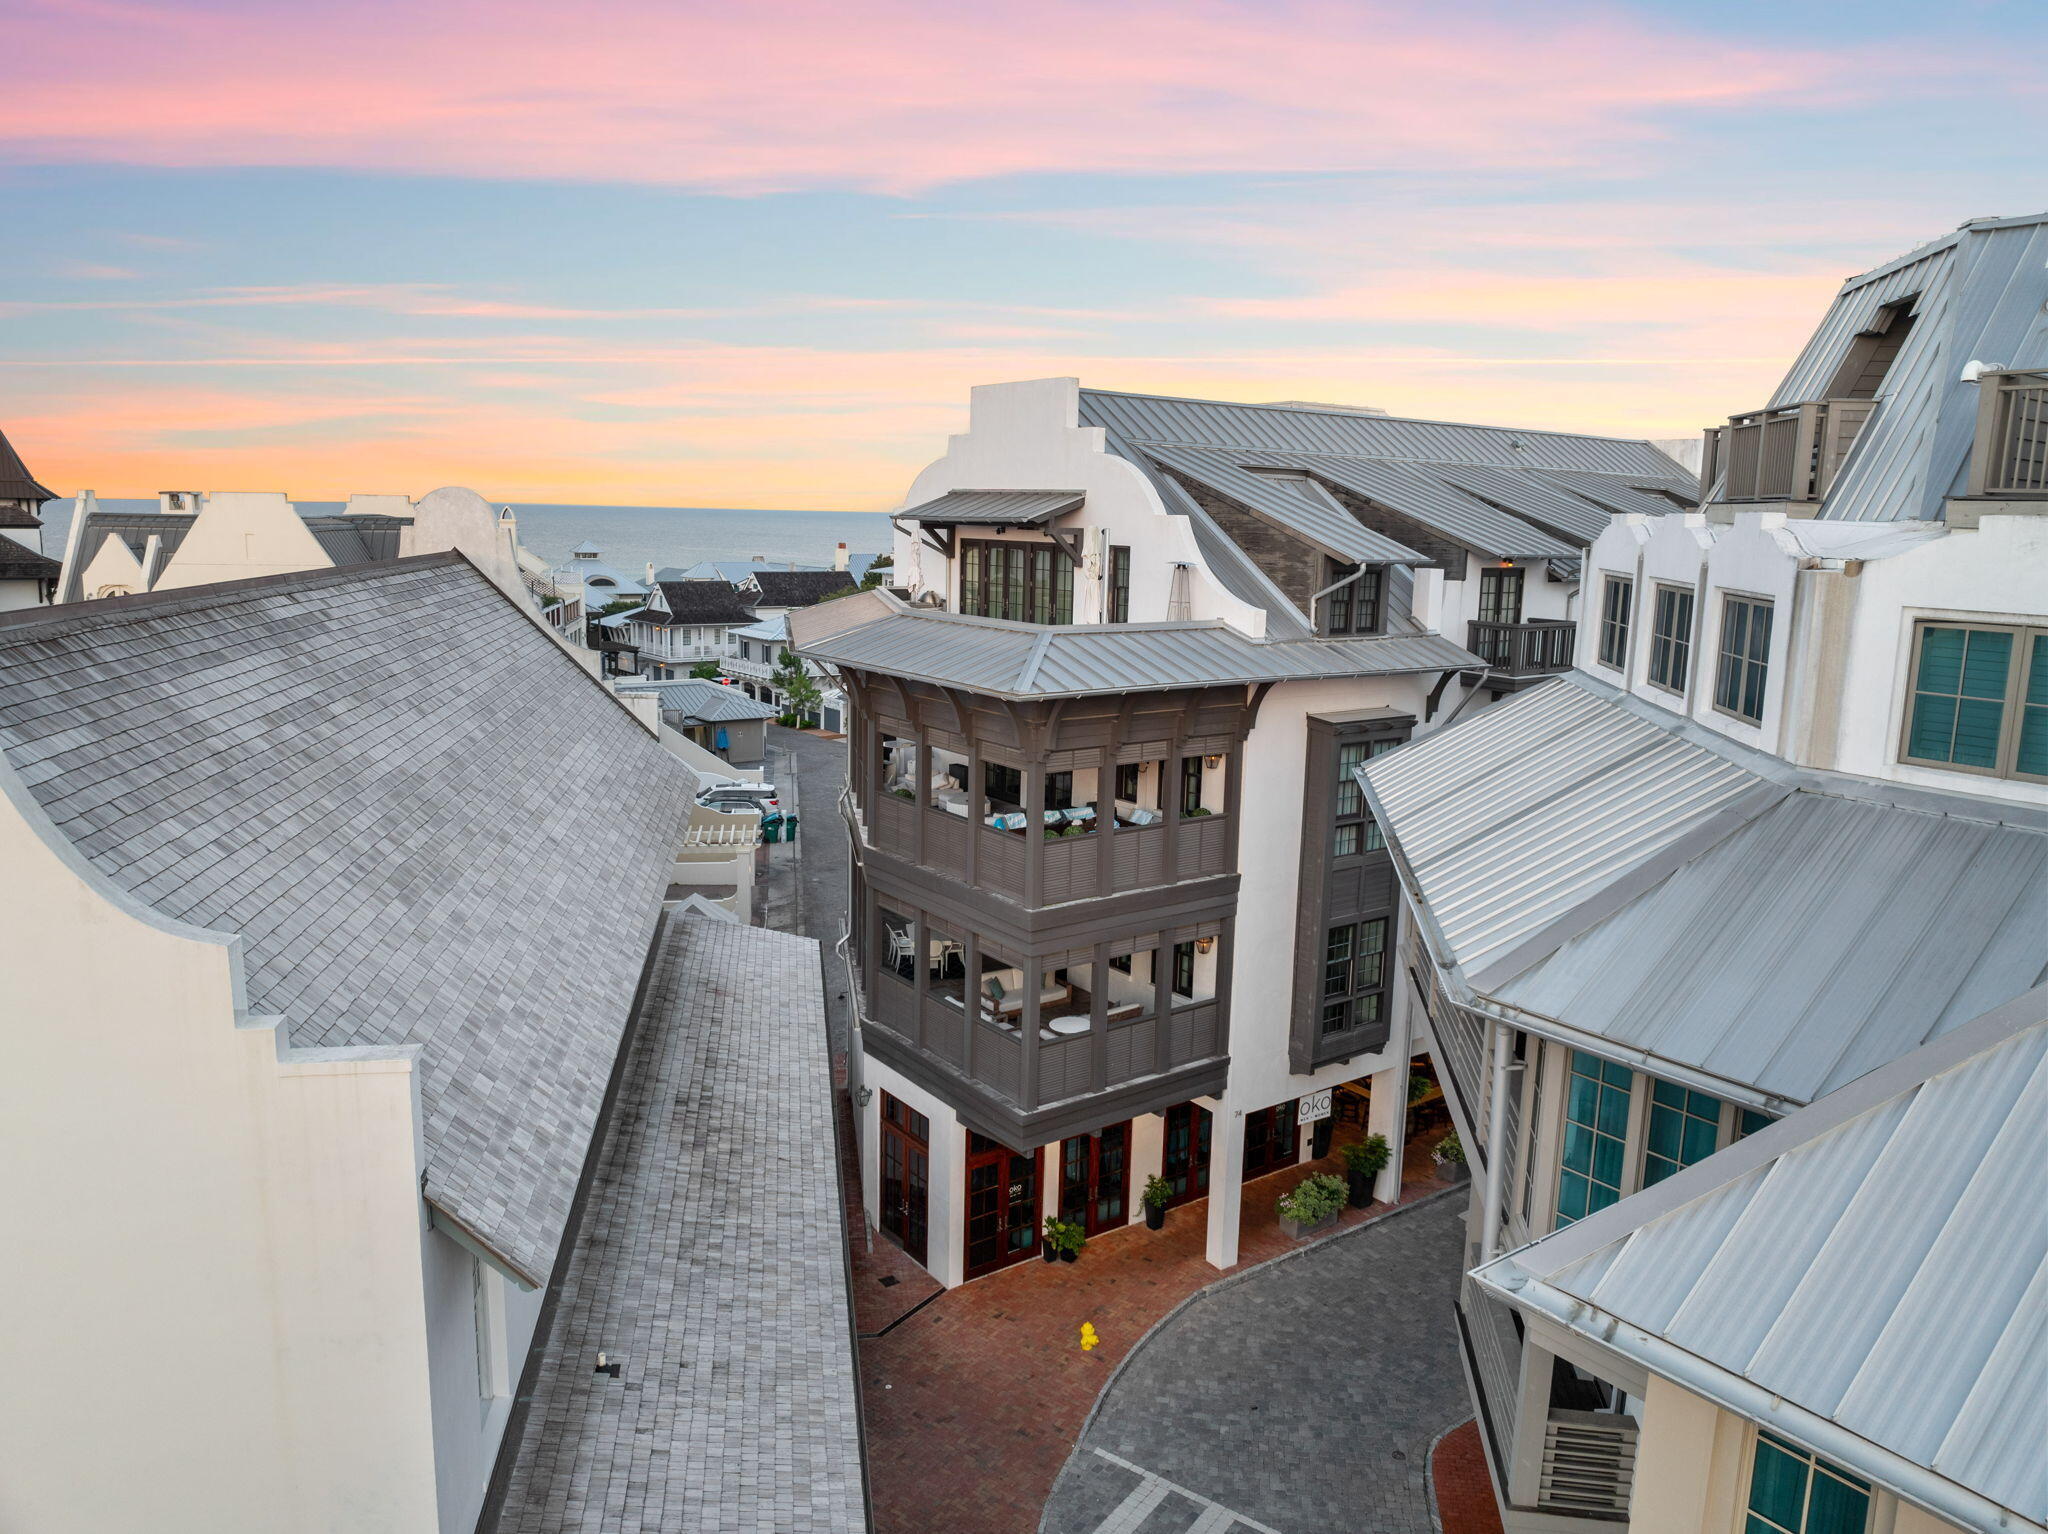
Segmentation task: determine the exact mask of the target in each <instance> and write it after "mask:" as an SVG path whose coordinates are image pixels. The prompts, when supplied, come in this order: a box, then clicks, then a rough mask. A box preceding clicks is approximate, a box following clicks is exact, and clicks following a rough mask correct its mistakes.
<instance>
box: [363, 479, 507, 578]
mask: <svg viewBox="0 0 2048 1534" xmlns="http://www.w3.org/2000/svg"><path fill="white" fill-rule="evenodd" d="M370 499H372V498H371V497H352V498H351V499H350V502H349V510H350V511H357V510H367V509H370V508H368V507H358V506H357V505H356V502H357V501H358V500H370ZM374 499H376V500H377V501H381V500H382V499H383V498H382V497H376V498H374ZM405 514H407V513H400V515H405ZM409 514H410V515H411V517H412V519H413V522H412V526H411V527H408V528H406V529H404V530H403V531H401V532H400V533H399V535H398V551H399V553H400V555H401V556H403V555H411V554H439V553H442V552H444V551H445V550H448V549H459V550H460V551H461V552H462V553H463V554H464V555H466V556H467V557H468V559H469V562H470V563H471V564H473V565H475V566H476V567H477V568H478V569H479V570H481V571H483V572H484V574H486V575H488V576H489V577H490V578H491V579H492V580H493V581H495V582H496V583H497V584H498V586H499V587H501V588H502V589H503V590H504V591H506V592H507V593H508V594H510V595H511V596H512V597H513V598H514V599H515V600H517V601H518V602H519V604H520V605H521V606H522V607H530V606H531V605H532V603H531V601H530V600H529V598H528V597H527V595H526V583H525V581H524V580H522V579H521V578H520V574H519V560H518V557H517V555H516V553H515V552H514V549H513V547H512V540H511V537H510V535H509V534H508V532H507V530H506V529H505V527H503V526H502V525H501V524H500V522H499V520H498V514H497V512H496V511H495V510H493V509H492V507H491V503H490V502H488V501H486V500H485V499H484V498H483V497H482V496H480V495H478V494H477V493H476V492H475V491H474V490H465V489H462V488H461V487H459V486H448V487H444V488H443V489H440V490H435V491H432V492H430V493H429V494H426V495H423V496H421V497H420V498H419V499H418V500H417V501H415V502H413V503H412V507H411V509H410V513H409Z"/></svg>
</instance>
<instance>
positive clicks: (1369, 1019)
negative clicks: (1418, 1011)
mask: <svg viewBox="0 0 2048 1534" xmlns="http://www.w3.org/2000/svg"><path fill="white" fill-rule="evenodd" d="M1386 983H1387V918H1386V917H1384V916H1375V917H1372V918H1370V919H1369V920H1366V921H1356V922H1346V923H1345V924H1344V925H1342V926H1340V927H1332V928H1331V929H1330V931H1329V936H1328V937H1327V938H1326V939H1325V940H1324V945H1323V1019H1322V1027H1323V1032H1324V1033H1326V1034H1327V1033H1343V1032H1344V1031H1345V1030H1346V1029H1350V1028H1364V1027H1367V1026H1369V1025H1370V1024H1373V1023H1376V1022H1378V1021H1379V1020H1380V1010H1381V1006H1382V1004H1383V1000H1384V992H1385V988H1386Z"/></svg>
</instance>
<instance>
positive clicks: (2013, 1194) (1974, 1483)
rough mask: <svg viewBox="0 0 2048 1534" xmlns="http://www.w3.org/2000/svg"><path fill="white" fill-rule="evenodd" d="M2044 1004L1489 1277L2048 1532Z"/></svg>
mask: <svg viewBox="0 0 2048 1534" xmlns="http://www.w3.org/2000/svg"><path fill="white" fill-rule="evenodd" d="M2044 1001H2048V994H2044V993H2043V992H2041V991H2035V992H2033V993H2032V995H2031V996H2030V997H2026V998H2022V999H2021V1000H2020V1001H2018V1002H2015V1003H2013V1004H2012V1005H2011V1006H2009V1007H2005V1008H2001V1009H1999V1012H1998V1013H1997V1014H1994V1015H1991V1016H1987V1017H1985V1018H1982V1019H1977V1020H1972V1021H1971V1022H1969V1023H1967V1024H1965V1025H1964V1026H1962V1027H1960V1028H1958V1029H1957V1030H1956V1031H1955V1033H1954V1035H1953V1036H1952V1037H1950V1038H1945V1039H1943V1040H1942V1041H1941V1042H1940V1043H1938V1044H1935V1045H1930V1046H1927V1047H1925V1048H1923V1049H1921V1050H1918V1051H1916V1052H1914V1053H1913V1054H1911V1055H1909V1056H1907V1057H1905V1058H1903V1059H1901V1060H1899V1061H1898V1062H1897V1063H1896V1064H1895V1065H1893V1066H1891V1067H1888V1068H1886V1069H1884V1070H1881V1071H1877V1072H1875V1073H1873V1074H1871V1075H1869V1076H1866V1077H1863V1078H1862V1079H1860V1080H1858V1081H1857V1082H1855V1083H1854V1084H1853V1085H1852V1086H1849V1087H1845V1088H1843V1089H1842V1090H1840V1091H1838V1092H1837V1093H1835V1094H1833V1095H1831V1096H1829V1097H1827V1098H1823V1099H1822V1100H1821V1101H1820V1102H1817V1103H1815V1104H1813V1105H1812V1106H1811V1107H1809V1108H1805V1109H1802V1110H1800V1111H1799V1112H1797V1113H1795V1114H1793V1115H1791V1116H1790V1117H1789V1118H1786V1119H1784V1120H1782V1121H1780V1122H1779V1123H1777V1124H1773V1125H1771V1126H1770V1127H1768V1128H1767V1129H1765V1130H1763V1131H1762V1132H1761V1133H1759V1134H1756V1135H1754V1136H1751V1137H1750V1138H1748V1139H1745V1140H1744V1141H1742V1142H1741V1143H1740V1144H1738V1145H1735V1146H1732V1147H1730V1148H1728V1149H1726V1150H1723V1151H1720V1152H1718V1153H1717V1154H1715V1155H1713V1156H1709V1157H1707V1158H1706V1159H1705V1160H1704V1161H1702V1162H1700V1163H1699V1164H1697V1165H1695V1166H1692V1167H1688V1168H1686V1169H1685V1170H1684V1171H1681V1172H1679V1173H1678V1174H1677V1175H1675V1176H1673V1177H1672V1178H1670V1179H1669V1180H1668V1181H1666V1182H1664V1183H1660V1184H1658V1185H1657V1186H1656V1187H1654V1188H1651V1189H1647V1190H1645V1191H1644V1192H1642V1193H1639V1194H1637V1195H1636V1196H1635V1197H1633V1198H1628V1199H1623V1200H1622V1201H1621V1202H1620V1203H1617V1204H1615V1205H1613V1206H1611V1207H1609V1208H1607V1209H1603V1210H1601V1211H1599V1212H1597V1213H1595V1214H1593V1215H1592V1216H1590V1217H1589V1218H1587V1219H1585V1220H1583V1221H1580V1222H1579V1223H1577V1224H1575V1225H1573V1226H1571V1227H1570V1228H1569V1229H1566V1230H1563V1231H1560V1232H1558V1233H1557V1234H1555V1235H1552V1236H1548V1237H1545V1238H1544V1239H1543V1240H1541V1241H1537V1242H1535V1243H1533V1244H1532V1245H1530V1246H1527V1247H1524V1248H1523V1249H1522V1250H1520V1251H1518V1252H1515V1253H1513V1254H1511V1255H1509V1256H1507V1257H1503V1258H1500V1259H1499V1260H1497V1261H1495V1262H1493V1263H1491V1264H1489V1265H1488V1266H1486V1267H1483V1268H1481V1269H1479V1270H1478V1272H1477V1274H1476V1277H1477V1279H1478V1281H1479V1282H1480V1283H1481V1284H1483V1285H1486V1286H1487V1287H1489V1288H1492V1289H1493V1290H1494V1291H1495V1292H1496V1293H1497V1294H1499V1295H1501V1296H1502V1297H1503V1298H1504V1299H1506V1300H1507V1301H1508V1302H1509V1303H1515V1304H1522V1305H1525V1306H1528V1307H1529V1308H1533V1309H1536V1310H1538V1311H1540V1312H1544V1313H1552V1312H1554V1311H1555V1310H1557V1309H1558V1308H1560V1307H1559V1306H1558V1303H1557V1302H1559V1301H1562V1302H1563V1308H1565V1309H1567V1310H1568V1311H1569V1314H1568V1315H1559V1316H1558V1319H1560V1320H1562V1321H1564V1322H1565V1324H1567V1325H1569V1326H1572V1327H1574V1328H1575V1329H1577V1330H1580V1331H1582V1332H1585V1333H1587V1334H1589V1335H1595V1336H1598V1337H1599V1338H1600V1340H1601V1342H1602V1344H1603V1345H1604V1346H1607V1347H1612V1348H1615V1349H1617V1350H1618V1351H1620V1352H1621V1353H1623V1354H1625V1355H1629V1356H1634V1357H1636V1358H1637V1359H1638V1360H1639V1361H1641V1362H1643V1363H1645V1364H1647V1365H1648V1367H1650V1368H1651V1369H1652V1370H1655V1371H1657V1372H1660V1373H1662V1372H1666V1371H1668V1370H1669V1369H1670V1368H1671V1367H1672V1359H1671V1358H1670V1357H1669V1356H1668V1355H1664V1354H1661V1353H1659V1352H1656V1351H1654V1350H1647V1349H1645V1347H1644V1346H1643V1341H1644V1334H1647V1337H1648V1338H1650V1339H1655V1340H1656V1341H1657V1342H1662V1343H1668V1344H1670V1345H1672V1346H1674V1347H1675V1348H1678V1349H1683V1350H1684V1355H1685V1357H1686V1358H1687V1359H1688V1360H1690V1361H1693V1363H1694V1364H1695V1365H1696V1366H1704V1368H1703V1369H1701V1370H1700V1372H1699V1374H1698V1375H1697V1376H1693V1377H1687V1378H1684V1379H1681V1381H1680V1383H1682V1384H1684V1385H1686V1386H1687V1387H1688V1388H1691V1389H1695V1390H1701V1391H1703V1392H1704V1393H1706V1394H1708V1395H1710V1396H1718V1397H1719V1398H1720V1399H1721V1400H1723V1401H1724V1402H1727V1403H1728V1404H1730V1405H1732V1406H1733V1407H1734V1409H1736V1410H1737V1411H1740V1412H1742V1413H1743V1414H1744V1415H1748V1416H1755V1417H1758V1418H1760V1419H1761V1420H1762V1421H1763V1422H1764V1423H1765V1425H1766V1426H1769V1427H1771V1428H1773V1429H1774V1430H1776V1431H1779V1432H1784V1433H1788V1434H1789V1435H1790V1436H1792V1437H1794V1438H1798V1439H1801V1440H1802V1441H1806V1442H1809V1443H1811V1442H1812V1440H1813V1439H1814V1438H1815V1437H1821V1438H1822V1439H1823V1441H1822V1442H1819V1443H1813V1444H1812V1446H1813V1447H1815V1448H1816V1449H1818V1450H1819V1451H1820V1452H1821V1453H1822V1454H1824V1455H1826V1456H1827V1457H1828V1458H1830V1459H1833V1460H1835V1461H1836V1462H1837V1463H1841V1464H1844V1465H1846V1466H1847V1467H1848V1468H1850V1469H1852V1470H1855V1471H1857V1472H1858V1473H1860V1474H1867V1475H1870V1476H1872V1477H1874V1478H1875V1479H1877V1480H1879V1481H1881V1482H1884V1483H1886V1484H1889V1485H1891V1486H1894V1487H1897V1488H1902V1489H1903V1482H1902V1478H1901V1471H1902V1470H1903V1471H1905V1472H1906V1475H1907V1476H1908V1477H1911V1479H1912V1481H1913V1487H1912V1489H1913V1491H1914V1492H1915V1493H1916V1500H1924V1499H1926V1498H1928V1497H1930V1496H1932V1497H1935V1498H1945V1497H1949V1498H1951V1499H1950V1500H1943V1501H1938V1502H1936V1504H1935V1505H1936V1509H1937V1511H1939V1512H1941V1513H1942V1514H1943V1515H1944V1517H1946V1518H1948V1519H1950V1520H1952V1521H1955V1522H1957V1523H1960V1524H1961V1525H1962V1526H1963V1527H1966V1528H1974V1529H1987V1530H1989V1529H1999V1528H2009V1527H2013V1526H2014V1525H2013V1524H2012V1522H2011V1520H2010V1519H2009V1518H2002V1517H2000V1513H2001V1512H2004V1513H2017V1514H2018V1515H2020V1517H2022V1518H2026V1519H2030V1520H2032V1521H2033V1524H2034V1526H2039V1524H2040V1523H2041V1522H2042V1521H2043V1520H2048V1459H2044V1456H2043V1454H2042V1445H2043V1443H2044V1442H2048V1390H2044V1389H2043V1381H2044V1380H2048V1326H2044V1325H2043V1324H2042V1319H2041V1318H2042V1316H2043V1314H2044V1307H2048V1219H2044V1218H2043V1217H2042V1211H2043V1209H2044V1208H2048V1172H2044V1168H2048V1024H2044V1023H2043V1022H2042V1021H2041V1019H2042V1017H2043V1005H2044ZM1617 1323H1618V1324H1617ZM1660 1366H1661V1367H1660ZM1745 1387H1747V1388H1745ZM1830 1430H1838V1431H1840V1432H1842V1433H1846V1434H1848V1435H1853V1436H1852V1437H1849V1438H1845V1439H1841V1440H1839V1441H1837V1440H1835V1439H1833V1438H1830V1437H1828V1436H1827V1435H1828V1434H1829V1432H1830ZM1914 1467H1922V1468H1924V1469H1927V1470H1931V1471H1933V1472H1934V1475H1935V1476H1938V1477H1939V1478H1941V1481H1943V1482H1946V1483H1948V1484H1947V1486H1942V1485H1939V1484H1930V1482H1929V1481H1928V1480H1926V1479H1922V1478H1920V1477H1917V1476H1912V1475H1911V1472H1912V1470H1913V1468H1914ZM1953 1492H1960V1493H1962V1495H1960V1496H1951V1494H1952V1493H1953ZM1974 1498H1983V1499H1984V1500H1985V1502H1988V1503H1990V1504H1992V1505H1991V1506H1989V1507H1986V1506H1984V1505H1982V1504H1977V1503H1975V1502H1974V1501H1973V1499H1974Z"/></svg>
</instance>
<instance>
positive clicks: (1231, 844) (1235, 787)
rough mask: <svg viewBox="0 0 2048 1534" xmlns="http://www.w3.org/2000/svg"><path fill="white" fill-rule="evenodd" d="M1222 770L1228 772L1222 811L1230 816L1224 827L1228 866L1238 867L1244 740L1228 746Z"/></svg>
mask: <svg viewBox="0 0 2048 1534" xmlns="http://www.w3.org/2000/svg"><path fill="white" fill-rule="evenodd" d="M1223 770H1224V771H1225V772H1227V773H1229V774H1230V776H1229V777H1228V778H1226V779H1225V780H1224V783H1223V813H1224V814H1226V815H1228V816H1229V817H1230V824H1229V825H1228V826H1227V827H1226V828H1225V829H1224V832H1223V835H1224V838H1225V848H1226V850H1227V851H1228V853H1229V855H1230V866H1231V867H1232V868H1236V867H1238V866H1239V865H1238V861H1237V829H1238V828H1237V823H1238V820H1239V819H1240V813H1239V812H1240V811H1242V810H1243V808H1244V740H1243V738H1242V737H1239V740H1238V743H1237V744H1236V745H1234V746H1232V747H1231V748H1230V753H1229V754H1228V755H1227V756H1225V757H1224V758H1223Z"/></svg>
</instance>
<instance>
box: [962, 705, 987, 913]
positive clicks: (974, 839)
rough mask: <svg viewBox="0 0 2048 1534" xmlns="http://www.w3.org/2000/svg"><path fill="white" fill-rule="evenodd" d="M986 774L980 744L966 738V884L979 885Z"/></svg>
mask: <svg viewBox="0 0 2048 1534" xmlns="http://www.w3.org/2000/svg"><path fill="white" fill-rule="evenodd" d="M987 794H988V774H987V773H985V772H984V771H983V770H982V761H981V742H980V741H978V740H976V739H975V738H974V737H973V736H971V735H970V736H969V737H968V738H967V882H968V883H969V884H972V885H974V886H976V887H977V888H979V887H980V884H981V829H982V820H983V811H982V806H983V804H985V803H986V802H987Z"/></svg>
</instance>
